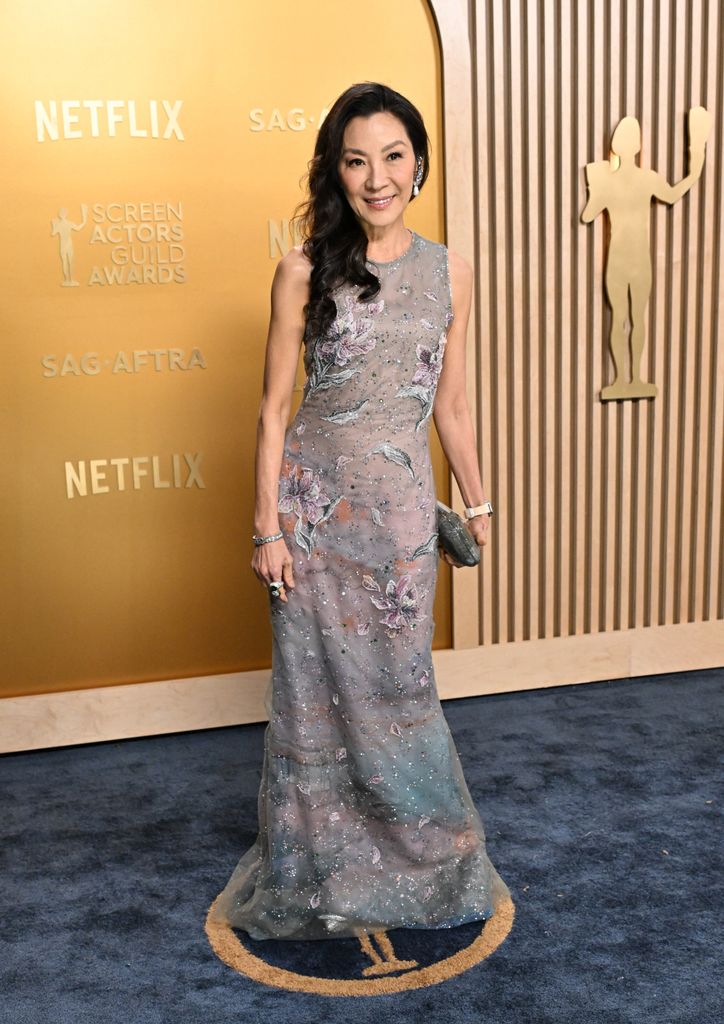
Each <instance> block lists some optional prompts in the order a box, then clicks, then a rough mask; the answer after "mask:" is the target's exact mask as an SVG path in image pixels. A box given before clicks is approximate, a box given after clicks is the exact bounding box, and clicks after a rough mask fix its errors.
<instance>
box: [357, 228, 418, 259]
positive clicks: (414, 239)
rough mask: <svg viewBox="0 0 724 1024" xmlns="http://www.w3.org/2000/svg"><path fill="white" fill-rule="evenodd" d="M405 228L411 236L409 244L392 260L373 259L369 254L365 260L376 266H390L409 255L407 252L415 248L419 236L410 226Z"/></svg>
mask: <svg viewBox="0 0 724 1024" xmlns="http://www.w3.org/2000/svg"><path fill="white" fill-rule="evenodd" d="M407 230H408V231H409V232H410V235H411V238H410V244H409V245H408V247H407V248H406V249H405V251H404V252H401V253H400V255H399V256H395V258H394V259H393V260H373V259H372V257H371V256H368V257H367V262H368V263H374V265H375V266H376V267H391V266H392V264H393V263H399V262H400V260H404V258H405V257H406V256H409V254H410V253H411V252H412V250H413V249H414V248H415V244H416V242H417V239H418V238H419V237H420V236H419V235H418V234H417V232H416V231H413V229H412V228H408V229H407Z"/></svg>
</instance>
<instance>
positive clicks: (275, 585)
mask: <svg viewBox="0 0 724 1024" xmlns="http://www.w3.org/2000/svg"><path fill="white" fill-rule="evenodd" d="M283 586H284V580H272V581H271V583H270V584H269V590H270V591H271V596H272V597H279V595H280V593H281V589H282V587H283Z"/></svg>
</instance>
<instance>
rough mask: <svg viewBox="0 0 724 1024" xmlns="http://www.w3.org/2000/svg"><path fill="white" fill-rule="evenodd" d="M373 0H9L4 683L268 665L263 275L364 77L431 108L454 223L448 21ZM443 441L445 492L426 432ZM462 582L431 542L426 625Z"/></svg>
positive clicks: (80, 683) (434, 225)
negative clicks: (259, 559)
mask: <svg viewBox="0 0 724 1024" xmlns="http://www.w3.org/2000/svg"><path fill="white" fill-rule="evenodd" d="M359 13H360V12H357V13H356V14H355V16H354V17H350V10H349V8H348V7H347V5H346V4H341V3H336V2H332V0H314V2H312V3H307V4H303V5H300V4H298V3H294V2H292V0H277V2H274V3H271V4H266V5H264V4H261V5H260V4H256V3H254V4H252V3H248V2H239V0H212V2H211V3H201V2H198V0H173V2H171V0H160V2H159V0H157V2H155V3H152V4H149V3H144V2H141V0H129V2H127V3H126V4H124V6H123V16H122V17H121V16H119V11H118V8H116V7H114V6H113V5H111V4H92V3H89V2H79V0H69V2H66V3H64V4H53V3H49V2H48V3H36V4H28V5H25V4H20V3H17V4H14V5H5V6H4V7H3V11H2V15H1V23H2V33H0V49H1V51H2V61H0V76H1V81H2V90H1V95H2V99H1V101H0V102H1V104H2V106H1V108H0V116H1V117H2V123H3V137H4V143H5V153H6V155H9V156H10V157H11V159H10V160H8V162H7V164H6V172H5V179H4V182H5V203H4V207H5V209H4V226H5V232H4V245H3V246H2V251H1V252H0V261H1V264H0V265H1V272H0V276H1V278H2V282H3V283H2V290H3V303H2V325H1V326H2V336H3V348H4V353H5V363H4V373H3V384H2V388H3V401H2V432H3V438H4V442H5V446H4V448H5V465H6V467H7V471H8V479H7V482H6V486H5V488H4V501H3V503H2V512H1V513H0V515H1V516H2V538H3V539H2V547H3V573H2V580H1V581H0V586H1V587H2V621H3V646H4V649H3V659H2V679H1V680H0V693H1V694H2V695H3V696H13V695H20V694H30V693H42V692H50V691H59V690H65V689H76V688H84V687H89V686H104V685H108V684H113V683H124V682H131V681H134V682H139V681H148V680H157V679H168V678H180V677H187V676H194V675H205V674H211V673H222V672H231V671H235V670H240V669H252V668H256V667H261V666H268V665H269V664H270V659H271V635H270V629H269V623H268V610H267V602H266V597H265V594H264V592H263V590H262V589H261V587H260V585H259V583H258V582H257V580H256V577H255V576H254V574H253V573H252V571H251V568H250V561H251V556H252V550H253V549H252V544H251V539H250V538H251V533H252V531H253V486H254V479H253V459H254V444H255V430H256V415H257V411H258V404H259V398H260V394H261V390H260V389H261V379H262V370H263V355H264V346H265V342H266V330H267V325H268V316H269V288H270V284H271V279H272V276H273V273H274V268H275V264H276V261H277V260H278V259H279V257H280V256H281V255H282V254H283V253H284V252H285V251H287V249H288V247H289V246H290V245H292V244H295V243H296V242H297V241H298V239H296V238H295V239H292V238H291V236H290V234H289V218H290V217H291V214H292V213H293V209H294V207H295V205H296V203H297V202H298V200H299V199H300V198H301V192H300V181H301V179H302V176H303V174H304V172H305V169H306V164H307V161H308V160H309V158H310V157H311V154H312V150H313V146H314V139H315V134H316V131H317V127H318V125H319V123H320V120H321V118H322V117H323V116H324V111H325V108H326V107H328V106H329V105H330V104H331V103H332V101H333V100H334V98H335V97H336V96H337V95H338V94H339V93H340V92H341V91H342V90H343V89H344V88H346V87H347V86H348V85H350V84H351V83H353V82H355V81H360V80H380V81H383V82H386V83H387V84H389V85H392V86H393V87H394V88H396V89H398V90H399V91H401V92H403V93H405V94H406V95H408V96H409V97H410V98H411V99H412V100H413V102H414V103H415V104H416V105H417V106H418V107H419V109H420V110H421V112H422V114H423V116H424V117H425V119H426V122H427V126H428V131H429V134H430V137H431V140H432V174H431V177H430V179H429V181H428V183H427V185H426V188H425V189H424V191H423V193H422V195H421V196H420V199H419V200H418V201H416V202H415V203H414V204H413V206H412V207H411V209H410V211H409V215H408V221H409V223H410V225H411V226H413V227H414V228H415V229H416V230H418V231H419V232H420V233H422V234H424V235H427V236H428V237H431V238H435V239H440V240H444V238H443V235H442V229H443V215H442V203H441V197H442V182H441V174H442V170H443V165H442V158H443V154H442V139H441V118H440V102H439V93H440V66H439V57H438V44H437V39H436V34H435V28H434V23H433V20H432V18H431V15H430V13H429V11H428V9H427V7H426V5H425V4H424V3H423V2H421V0H399V2H397V3H395V4H394V5H392V6H390V5H389V4H385V3H381V2H379V0H370V2H369V3H367V4H366V5H365V8H364V12H363V15H362V17H361V18H360V17H359ZM366 26H372V27H375V28H374V31H373V28H370V31H369V34H368V32H367V29H366ZM379 26H384V31H378V30H377V27H379ZM400 40H404V47H402V46H401V45H400ZM84 211H85V213H84ZM299 374H300V375H299V377H298V387H297V394H296V396H295V404H294V408H296V403H297V402H298V400H299V398H300V393H299V391H300V388H299V386H300V385H301V382H302V376H301V364H300V368H299ZM433 454H434V460H435V472H436V480H437V486H438V491H439V494H440V496H441V497H442V498H443V499H444V500H445V499H447V497H448V490H447V484H446V479H447V475H446V473H445V464H444V459H443V457H442V454H441V449H440V446H439V443H438V441H437V438H436V437H435V435H434V431H433ZM124 460H128V461H124ZM449 587H450V576H449V569H447V568H446V567H445V566H443V564H442V563H441V572H440V585H439V587H438V593H437V598H436V605H435V611H436V616H435V617H436V622H437V635H436V646H440V645H447V643H448V635H449V613H448V598H449Z"/></svg>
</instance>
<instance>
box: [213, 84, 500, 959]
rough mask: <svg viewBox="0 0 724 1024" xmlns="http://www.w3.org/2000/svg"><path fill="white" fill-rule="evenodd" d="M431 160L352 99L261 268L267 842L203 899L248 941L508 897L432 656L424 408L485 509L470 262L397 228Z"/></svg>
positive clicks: (259, 541) (391, 920)
mask: <svg viewBox="0 0 724 1024" xmlns="http://www.w3.org/2000/svg"><path fill="white" fill-rule="evenodd" d="M427 173H428V147H427V133H426V131H425V127H424V124H423V121H422V119H421V117H420V114H419V113H418V111H417V110H416V109H415V108H414V107H413V106H412V104H410V103H409V101H408V100H406V99H405V98H404V97H403V96H401V95H400V94H399V93H397V92H395V91H394V90H392V89H389V88H388V87H386V86H384V85H379V84H375V83H369V82H365V83H362V84H359V85H354V86H352V87H351V88H350V89H348V90H346V92H344V93H343V94H342V95H341V96H340V97H339V99H337V101H336V102H335V103H334V105H333V106H332V108H331V110H330V112H329V114H328V115H327V117H326V118H325V120H324V122H323V124H322V126H321V128H320V130H319V133H318V138H317V143H316V147H315V154H314V159H313V160H312V162H311V165H310V173H309V192H310V196H309V199H308V201H307V202H306V203H305V204H304V215H303V217H302V222H303V224H304V227H305V231H304V235H303V237H305V242H304V244H303V245H302V246H299V247H297V248H295V249H292V250H291V251H290V252H289V253H288V254H287V255H286V256H284V258H283V259H282V260H281V261H280V262H279V265H278V267H277V271H276V274H275V276H274V281H273V285H272V314H271V324H270V329H269V338H268V344H267V356H266V366H265V373H264V394H263V399H262V403H261V410H260V416H259V427H258V447H257V461H256V511H255V521H254V527H255V530H256V533H255V535H254V540H255V550H254V556H253V560H252V568H253V570H254V572H255V573H256V575H257V577H258V578H259V580H260V581H261V582H262V583H263V585H264V587H265V588H266V589H267V593H268V594H269V601H270V614H271V621H272V629H273V664H272V676H271V681H270V685H269V689H268V690H267V696H266V707H267V713H268V716H269V724H268V726H267V729H266V732H265V752H264V765H263V770H262V780H261V787H260V791H259V801H258V811H259V833H258V836H257V839H256V841H255V843H254V845H253V846H252V847H251V849H249V850H248V851H247V852H246V853H245V854H244V856H243V857H242V858H241V860H240V862H239V863H238V865H237V867H236V869H235V870H234V872H233V874H232V876H231V878H230V879H229V882H228V883H227V885H226V887H225V889H224V891H223V892H222V893H221V894H220V896H219V897H218V898H217V900H216V901H215V903H214V905H213V907H212V911H211V914H212V916H216V917H217V919H220V920H223V921H224V922H226V923H227V924H230V925H231V926H232V927H238V928H243V929H244V930H246V931H247V932H248V934H249V935H251V936H252V937H253V938H256V939H265V938H277V939H320V938H329V937H332V938H334V937H340V936H354V935H359V934H361V933H362V932H364V931H370V932H373V931H380V930H385V929H392V928H397V927H404V928H449V927H453V926H455V925H459V924H463V923H465V922H468V921H473V920H486V919H487V918H489V917H490V916H491V915H492V914H493V913H494V912H495V908H496V906H497V905H498V903H499V901H500V900H501V899H504V898H506V897H508V895H509V894H508V890H507V887H506V885H505V883H504V882H503V881H502V879H501V878H500V876H499V875H498V873H497V872H496V870H495V868H494V867H493V865H492V863H491V862H490V860H489V859H488V857H487V854H486V850H485V835H484V832H483V826H482V823H481V820H480V817H479V815H478V812H477V811H476V809H475V807H474V805H473V803H472V800H471V797H470V793H469V791H468V788H467V785H466V783H465V780H464V777H463V773H462V768H461V766H460V761H459V758H458V755H457V751H456V749H455V745H454V742H453V739H452V736H451V734H450V730H449V728H448V725H447V722H446V720H445V718H444V716H443V712H442V708H441V705H440V701H439V699H438V695H437V689H436V683H435V676H434V671H433V665H432V635H433V626H434V622H433V599H434V594H435V582H436V577H437V557H438V538H437V531H436V493H435V485H434V480H433V472H432V465H431V461H430V452H429V438H428V433H429V421H430V417H431V415H432V414H433V402H434V420H435V424H436V427H437V431H438V434H439V436H440V440H441V442H442V445H443V448H444V451H445V454H446V456H447V458H448V460H449V462H450V465H451V467H452V469H453V472H454V473H455V477H456V479H457V481H458V484H459V486H460V490H461V493H462V495H463V498H464V500H465V501H466V503H467V504H468V506H471V507H472V510H473V512H474V513H476V514H475V515H474V517H473V518H471V519H470V520H469V529H470V531H471V532H472V534H473V536H474V537H475V539H476V541H477V542H478V544H479V545H484V544H485V543H486V531H487V524H488V516H487V514H477V513H479V512H480V508H479V506H481V505H482V504H483V501H484V496H483V491H482V485H481V481H480V474H479V469H478V463H477V456H476V449H475V441H474V435H473V428H472V423H471V420H470V413H469V410H468V406H467V402H466V397H465V336H466V330H467V322H468V317H469V312H470V297H471V288H472V272H471V269H470V267H469V265H468V264H467V263H466V261H465V260H463V259H462V258H461V257H460V256H456V255H454V254H453V253H450V254H449V268H448V251H447V249H446V247H445V246H444V245H441V244H439V243H436V242H433V241H430V240H428V239H426V238H423V237H422V236H421V235H419V234H417V233H416V232H414V231H410V230H409V229H408V228H407V227H406V226H405V224H404V214H405V210H406V208H407V205H408V203H409V202H410V201H411V199H412V197H413V196H415V195H417V194H418V191H419V189H420V186H421V185H422V184H423V183H424V181H425V179H426V177H427ZM302 342H303V343H304V345H305V352H304V364H305V369H306V374H307V379H306V383H305V387H304V397H303V401H302V403H301V405H300V408H299V410H298V412H297V414H296V416H295V417H294V419H293V420H292V422H291V423H290V424H289V425H288V426H287V420H288V415H289V411H290V404H291V392H292V388H293V385H294V380H295V372H296V366H297V360H298V354H299V346H300V345H301V344H302ZM443 353H445V358H444V361H443ZM444 557H447V556H444ZM448 561H450V559H448ZM453 564H455V563H453Z"/></svg>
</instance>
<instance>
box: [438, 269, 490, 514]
mask: <svg viewBox="0 0 724 1024" xmlns="http://www.w3.org/2000/svg"><path fill="white" fill-rule="evenodd" d="M448 262H449V267H450V285H451V290H452V303H453V313H454V314H455V319H454V320H453V322H452V324H451V325H450V327H449V329H448V332H447V344H446V346H445V355H444V358H443V361H442V373H441V374H440V380H439V381H438V387H437V394H436V396H435V404H434V407H433V419H434V421H435V427H436V429H437V433H438V436H439V438H440V443H441V444H442V447H443V451H444V452H445V457H446V459H447V460H448V462H449V463H450V468H451V469H452V471H453V473H454V475H455V479H456V480H457V483H458V486H459V488H460V493H461V494H462V496H463V500H464V502H465V504H466V505H467V506H472V505H481V504H482V503H483V501H485V496H484V495H483V484H482V481H481V479H480V467H479V464H478V453H477V446H476V443H475V434H474V432H473V424H472V420H471V418H470V409H469V407H468V399H467V392H466V386H465V378H466V359H465V349H466V340H467V333H468V320H469V319H470V306H471V303H472V291H473V271H472V268H471V267H470V264H469V263H468V262H467V260H465V259H464V258H463V257H462V256H460V255H458V254H457V253H454V252H450V251H448Z"/></svg>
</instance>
